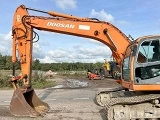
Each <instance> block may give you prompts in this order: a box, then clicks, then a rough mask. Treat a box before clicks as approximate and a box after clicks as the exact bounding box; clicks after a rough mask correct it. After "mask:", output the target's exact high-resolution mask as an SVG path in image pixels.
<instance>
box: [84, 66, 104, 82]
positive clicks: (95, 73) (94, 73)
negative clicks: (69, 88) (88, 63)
mask: <svg viewBox="0 0 160 120" xmlns="http://www.w3.org/2000/svg"><path fill="white" fill-rule="evenodd" d="M87 77H88V79H89V80H101V79H103V76H101V75H100V70H99V69H96V68H95V69H92V70H88V72H87Z"/></svg>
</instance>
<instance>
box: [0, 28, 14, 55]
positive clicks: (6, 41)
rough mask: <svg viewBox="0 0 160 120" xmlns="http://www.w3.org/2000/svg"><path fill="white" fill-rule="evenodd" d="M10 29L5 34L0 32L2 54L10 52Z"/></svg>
mask: <svg viewBox="0 0 160 120" xmlns="http://www.w3.org/2000/svg"><path fill="white" fill-rule="evenodd" d="M11 33H12V32H11V31H10V32H9V33H7V34H0V41H1V42H0V53H1V54H2V55H11V53H12V50H11V49H12V47H11V46H12V37H11Z"/></svg>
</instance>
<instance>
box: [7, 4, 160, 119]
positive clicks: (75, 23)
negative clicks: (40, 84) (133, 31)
mask: <svg viewBox="0 0 160 120" xmlns="http://www.w3.org/2000/svg"><path fill="white" fill-rule="evenodd" d="M29 10H31V11H36V12H41V13H44V14H47V15H50V16H49V17H46V16H38V15H30V14H29V13H28V11H29ZM34 29H37V30H43V31H49V32H56V33H61V34H68V35H74V36H79V37H85V38H91V39H94V40H97V41H100V42H102V43H104V44H105V45H106V46H108V47H109V48H110V49H111V52H112V56H113V57H114V59H115V60H116V62H117V63H118V65H119V66H120V69H121V76H120V77H119V79H118V80H117V82H119V83H120V84H121V86H122V87H120V88H112V89H110V90H109V91H102V92H100V93H99V94H97V96H96V100H97V103H98V104H99V105H101V106H104V107H105V109H106V114H107V118H106V119H108V120H130V119H134V120H137V119H158V118H160V112H159V111H160V60H159V57H158V56H159V54H160V53H159V52H160V47H159V45H160V35H150V36H144V37H140V38H137V39H136V40H134V41H131V40H130V39H129V38H128V37H127V36H126V35H125V34H124V33H123V32H122V31H120V30H119V29H118V28H117V27H115V26H114V25H112V24H111V23H108V22H105V21H100V20H98V19H96V18H81V17H77V16H72V15H66V14H62V13H57V12H53V11H50V12H46V11H42V10H36V9H32V8H27V7H25V6H24V5H21V6H19V7H18V8H17V9H16V11H15V13H14V17H13V26H12V36H13V38H12V42H13V45H12V48H13V51H12V62H13V66H14V63H15V62H16V58H17V57H18V59H19V60H20V64H21V71H22V75H21V76H20V77H16V76H15V70H14V67H13V77H12V85H13V87H14V89H15V91H14V94H13V97H12V100H11V104H10V111H11V113H12V114H13V115H16V116H39V115H40V114H43V113H44V112H46V111H48V110H49V105H48V104H47V103H44V102H42V101H41V100H40V99H39V98H38V97H37V95H36V93H35V92H34V89H33V88H32V84H31V80H32V76H31V73H32V70H31V68H32V54H33V53H32V48H33V43H34V42H36V41H38V40H35V38H39V37H36V36H37V35H38V34H37V33H36V32H35V31H34ZM75 42H76V41H75ZM62 44H63V43H62ZM155 52H158V54H157V53H156V54H155ZM17 53H18V56H17ZM18 80H22V81H23V85H22V86H20V85H19V84H18V82H17V81H18Z"/></svg>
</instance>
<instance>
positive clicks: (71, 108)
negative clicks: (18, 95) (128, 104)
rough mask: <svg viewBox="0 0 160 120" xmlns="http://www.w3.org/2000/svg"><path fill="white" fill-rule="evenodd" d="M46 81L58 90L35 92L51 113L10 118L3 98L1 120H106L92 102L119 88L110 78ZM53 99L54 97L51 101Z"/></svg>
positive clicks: (57, 77) (101, 111) (52, 88)
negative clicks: (107, 90)
mask: <svg viewBox="0 0 160 120" xmlns="http://www.w3.org/2000/svg"><path fill="white" fill-rule="evenodd" d="M49 80H53V81H56V83H57V86H54V87H51V88H48V89H45V90H39V91H38V90H37V91H38V92H37V91H36V94H37V95H38V96H39V98H40V99H41V100H44V101H45V102H47V103H48V104H49V105H50V107H51V109H50V111H49V112H48V113H47V114H46V115H45V116H44V117H43V118H42V117H38V118H27V117H15V116H12V115H11V114H10V112H9V102H8V101H7V100H8V99H7V98H6V103H5V102H4V104H3V103H1V104H0V119H1V120H33V119H35V120H42V119H43V120H44V119H46V120H53V119H54V120H105V111H104V109H103V108H101V107H100V106H98V105H96V104H95V101H94V100H93V99H94V96H95V93H98V92H99V91H103V90H106V89H108V88H115V87H119V86H120V85H119V84H118V83H116V82H115V81H114V80H113V79H110V78H105V79H103V80H88V78H86V77H64V76H63V77H62V76H55V77H54V78H53V79H49ZM9 92H13V90H10V91H9ZM2 93H3V94H5V95H8V98H9V96H10V94H11V93H6V92H5V91H2ZM43 93H44V94H43ZM11 96H12V95H11ZM80 96H82V98H83V99H79V97H80ZM52 97H54V99H53V98H52ZM72 97H73V98H72ZM9 99H10V98H9ZM1 102H2V101H1ZM15 109H16V108H15Z"/></svg>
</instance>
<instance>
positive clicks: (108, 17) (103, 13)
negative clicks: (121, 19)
mask: <svg viewBox="0 0 160 120" xmlns="http://www.w3.org/2000/svg"><path fill="white" fill-rule="evenodd" d="M90 17H95V18H98V19H99V20H103V21H107V22H113V21H114V17H113V16H112V15H111V14H108V13H107V12H106V11H104V10H103V9H102V10H101V11H99V12H98V11H96V10H95V9H92V11H91V13H90Z"/></svg>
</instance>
